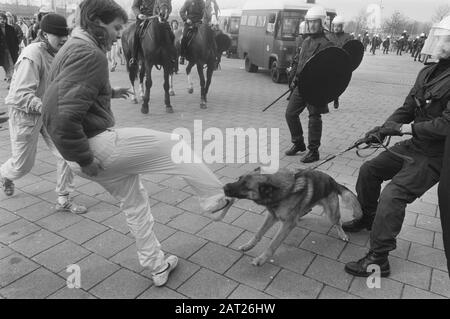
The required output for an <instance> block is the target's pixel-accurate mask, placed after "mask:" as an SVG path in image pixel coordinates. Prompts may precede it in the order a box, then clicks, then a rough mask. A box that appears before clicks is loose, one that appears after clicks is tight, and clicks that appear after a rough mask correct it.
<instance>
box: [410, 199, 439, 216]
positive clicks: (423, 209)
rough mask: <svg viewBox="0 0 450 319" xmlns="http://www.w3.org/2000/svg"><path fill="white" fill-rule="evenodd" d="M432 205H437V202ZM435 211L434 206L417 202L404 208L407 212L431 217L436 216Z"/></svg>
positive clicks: (435, 207)
mask: <svg viewBox="0 0 450 319" xmlns="http://www.w3.org/2000/svg"><path fill="white" fill-rule="evenodd" d="M434 203H437V201H435V202H434ZM436 209H437V205H436V204H428V203H424V202H421V201H417V200H416V201H415V202H414V203H412V204H410V205H408V206H407V207H406V210H407V211H410V212H413V213H417V214H420V215H427V216H433V217H434V216H435V215H436Z"/></svg>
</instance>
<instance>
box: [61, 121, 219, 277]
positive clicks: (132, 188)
mask: <svg viewBox="0 0 450 319" xmlns="http://www.w3.org/2000/svg"><path fill="white" fill-rule="evenodd" d="M171 136H173V135H172V134H169V133H164V132H159V131H154V130H149V129H145V128H123V129H112V130H108V131H105V132H103V133H102V134H99V135H97V136H95V137H93V138H91V139H89V144H90V147H91V150H92V152H93V154H94V157H95V158H97V159H98V160H99V161H100V163H101V165H102V166H103V168H104V170H102V171H101V172H100V173H99V175H97V176H96V177H88V176H86V175H85V174H83V173H82V172H81V169H80V167H79V165H78V164H77V163H73V162H69V165H70V166H71V167H72V169H73V171H74V172H75V173H76V174H79V175H80V176H82V177H83V178H88V179H90V180H93V181H96V182H98V183H99V184H100V185H102V186H103V187H104V188H105V189H106V190H107V191H108V192H109V193H110V194H111V195H112V196H114V197H115V198H116V199H117V200H119V201H120V202H121V209H122V210H123V212H124V213H125V215H126V219H127V223H128V226H129V227H130V229H131V232H132V233H133V235H134V236H135V238H136V246H137V251H138V258H139V262H140V264H141V265H142V266H143V267H148V268H149V269H150V270H151V271H152V272H153V273H156V272H158V271H159V270H161V269H163V268H164V267H166V263H165V260H164V253H163V252H162V251H161V244H160V243H159V241H158V239H157V238H156V236H155V234H154V232H153V226H154V219H153V216H152V214H151V211H150V203H149V197H148V194H147V191H146V190H145V188H144V186H143V185H142V182H141V178H140V175H141V174H166V175H176V176H179V177H182V178H184V179H185V181H186V182H187V183H188V184H189V185H190V186H191V187H192V189H193V190H194V191H195V192H196V193H197V195H198V196H199V199H200V206H201V207H202V209H203V210H205V211H211V210H215V209H219V208H221V207H223V206H224V205H225V204H226V198H225V194H224V192H223V184H222V183H221V182H220V181H219V180H218V179H217V177H216V176H215V175H214V173H213V172H212V171H211V170H210V169H209V168H208V167H207V166H206V165H204V164H203V163H201V164H187V163H180V164H177V163H175V162H174V161H173V160H172V158H171V152H172V148H173V147H174V145H175V144H177V143H180V141H176V140H172V139H171ZM181 143H185V142H184V141H181ZM186 146H187V145H186ZM188 147H189V148H190V146H188Z"/></svg>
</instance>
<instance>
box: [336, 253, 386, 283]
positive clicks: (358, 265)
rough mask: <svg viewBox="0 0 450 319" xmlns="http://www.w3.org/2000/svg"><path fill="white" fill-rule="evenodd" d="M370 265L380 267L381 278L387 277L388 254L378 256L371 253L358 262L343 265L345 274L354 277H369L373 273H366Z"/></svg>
mask: <svg viewBox="0 0 450 319" xmlns="http://www.w3.org/2000/svg"><path fill="white" fill-rule="evenodd" d="M370 265H378V266H379V267H380V275H381V277H387V276H389V274H390V272H391V270H390V266H389V260H388V253H384V254H378V253H375V252H373V251H369V253H368V254H367V255H366V256H365V257H364V258H361V259H360V260H358V261H353V262H349V263H347V264H346V265H345V272H347V273H349V274H350V275H353V276H356V277H369V276H370V275H372V273H373V272H368V271H367V270H368V269H367V268H368V267H369V266H370Z"/></svg>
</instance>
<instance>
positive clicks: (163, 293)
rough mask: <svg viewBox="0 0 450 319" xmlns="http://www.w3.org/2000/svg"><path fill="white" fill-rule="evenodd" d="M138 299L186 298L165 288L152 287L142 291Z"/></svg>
mask: <svg viewBox="0 0 450 319" xmlns="http://www.w3.org/2000/svg"><path fill="white" fill-rule="evenodd" d="M138 299H186V297H185V296H183V295H182V294H179V293H178V292H176V291H173V290H172V289H170V288H167V287H155V286H152V287H150V288H149V289H147V290H146V291H144V293H143V294H141V295H140V296H139V297H138Z"/></svg>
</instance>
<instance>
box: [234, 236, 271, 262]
mask: <svg viewBox="0 0 450 319" xmlns="http://www.w3.org/2000/svg"><path fill="white" fill-rule="evenodd" d="M253 236H254V234H253V233H250V232H248V231H245V232H243V233H242V234H241V235H240V236H239V237H238V238H237V239H236V240H235V241H234V242H233V243H232V244H231V245H230V246H229V247H230V248H233V249H236V250H239V247H240V246H242V245H243V244H246V243H248V242H249V240H250V239H251V238H253ZM270 241H271V239H270V238H267V237H263V238H262V239H261V240H260V242H259V243H258V244H256V246H255V247H254V248H252V249H250V250H248V251H246V252H245V254H246V255H249V256H252V257H257V256H259V255H261V254H262V253H263V252H264V251H265V250H266V249H267V247H268V246H269V244H270Z"/></svg>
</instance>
